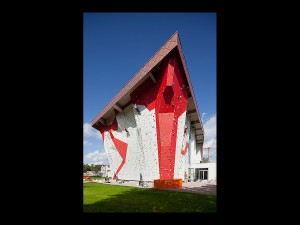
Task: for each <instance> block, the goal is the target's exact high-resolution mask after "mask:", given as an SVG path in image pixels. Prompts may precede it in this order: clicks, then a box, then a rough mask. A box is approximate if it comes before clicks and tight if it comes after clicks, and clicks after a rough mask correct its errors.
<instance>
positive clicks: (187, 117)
mask: <svg viewBox="0 0 300 225" xmlns="http://www.w3.org/2000/svg"><path fill="white" fill-rule="evenodd" d="M92 126H93V127H94V128H95V129H97V130H98V131H100V132H101V135H102V139H103V142H104V148H105V151H106V153H107V155H108V160H109V163H110V166H111V170H112V172H113V174H115V175H117V176H118V178H120V179H123V180H139V179H140V174H142V177H143V180H145V181H153V180H168V179H169V180H174V179H184V172H187V173H191V171H194V172H193V173H195V171H196V169H197V168H198V164H199V163H200V161H201V160H202V155H203V141H204V131H203V126H202V121H201V118H200V116H199V111H198V106H197V102H196V99H195V95H194V91H193V87H192V84H191V80H190V76H189V73H188V70H187V65H186V62H185V58H184V55H183V51H182V47H181V43H180V38H179V35H178V32H175V33H174V34H173V35H172V36H171V37H170V39H169V40H168V41H167V42H166V43H165V44H164V45H163V46H162V47H161V48H160V49H159V50H158V51H157V52H156V53H155V55H154V56H153V57H151V58H150V59H149V61H148V62H147V63H146V64H145V65H144V66H143V67H142V68H141V69H140V70H139V71H138V72H137V73H136V74H135V75H134V76H133V77H132V79H131V80H129V82H128V83H127V84H126V85H125V86H124V87H123V89H122V90H121V91H120V92H119V93H118V94H117V95H116V96H115V97H114V98H113V99H112V100H111V101H110V102H109V103H108V104H107V105H106V106H105V107H104V109H103V110H102V111H101V112H100V113H99V114H98V115H97V116H96V117H95V118H94V119H93V121H92ZM193 169H194V170H193ZM198 174H199V173H198ZM115 177H116V176H114V178H115Z"/></svg>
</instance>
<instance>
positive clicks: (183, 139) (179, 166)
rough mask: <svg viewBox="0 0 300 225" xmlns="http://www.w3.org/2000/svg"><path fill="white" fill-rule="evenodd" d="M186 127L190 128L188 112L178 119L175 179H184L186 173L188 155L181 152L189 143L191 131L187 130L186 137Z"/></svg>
mask: <svg viewBox="0 0 300 225" xmlns="http://www.w3.org/2000/svg"><path fill="white" fill-rule="evenodd" d="M185 126H187V128H189V126H188V122H187V120H186V112H184V113H183V114H181V115H180V117H179V118H178V127H177V142H176V154H175V166H174V167H175V168H174V179H179V178H181V179H184V171H185V169H186V161H187V155H188V153H186V154H185V155H182V154H181V151H182V150H183V149H184V148H185V146H186V143H189V129H188V130H187V135H184V127H185Z"/></svg>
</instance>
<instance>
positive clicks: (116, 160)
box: [104, 131, 122, 171]
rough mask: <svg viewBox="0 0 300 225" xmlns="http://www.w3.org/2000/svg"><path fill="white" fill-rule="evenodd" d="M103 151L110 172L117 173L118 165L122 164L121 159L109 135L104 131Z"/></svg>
mask: <svg viewBox="0 0 300 225" xmlns="http://www.w3.org/2000/svg"><path fill="white" fill-rule="evenodd" d="M104 150H105V152H106V154H107V158H108V162H109V165H110V167H111V170H112V171H117V169H118V167H119V165H120V164H121V162H122V157H121V156H120V154H119V152H118V150H117V148H116V147H115V145H114V143H113V141H112V139H111V137H110V134H109V133H108V132H107V131H106V132H104Z"/></svg>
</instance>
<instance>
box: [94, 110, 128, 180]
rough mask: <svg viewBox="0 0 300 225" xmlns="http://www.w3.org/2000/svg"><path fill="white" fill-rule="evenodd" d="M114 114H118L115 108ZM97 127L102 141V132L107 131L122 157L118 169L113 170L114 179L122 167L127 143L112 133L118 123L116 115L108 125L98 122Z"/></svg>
mask: <svg viewBox="0 0 300 225" xmlns="http://www.w3.org/2000/svg"><path fill="white" fill-rule="evenodd" d="M115 114H116V115H117V114H118V111H117V110H116V111H115ZM99 129H100V132H101V134H102V139H103V141H104V132H105V131H107V132H109V134H110V137H111V139H112V141H113V143H114V145H115V147H116V149H117V150H118V152H119V154H120V156H121V158H122V162H121V164H120V165H119V167H118V169H117V171H116V172H115V174H114V177H113V179H116V176H117V175H118V173H119V172H120V170H121V169H122V167H123V165H124V164H125V161H126V153H127V148H128V144H127V143H125V142H123V141H121V140H119V139H117V138H115V137H114V135H113V133H112V132H113V131H116V130H117V129H118V123H117V118H116V117H115V119H114V121H113V123H112V124H110V125H107V126H104V125H103V124H102V123H100V128H99Z"/></svg>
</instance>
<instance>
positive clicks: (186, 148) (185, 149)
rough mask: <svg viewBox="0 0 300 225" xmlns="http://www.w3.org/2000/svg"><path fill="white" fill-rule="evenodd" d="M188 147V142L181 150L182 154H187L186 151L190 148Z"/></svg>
mask: <svg viewBox="0 0 300 225" xmlns="http://www.w3.org/2000/svg"><path fill="white" fill-rule="evenodd" d="M188 147H189V143H187V142H186V145H185V148H183V149H182V150H181V154H182V155H185V154H186V152H187V150H188Z"/></svg>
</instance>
